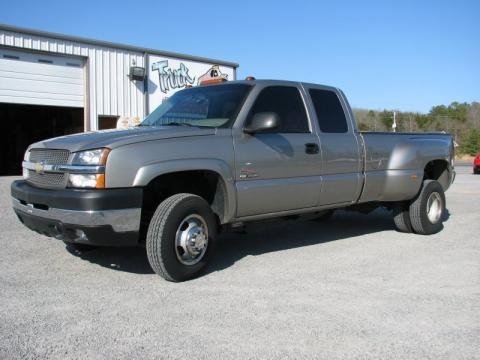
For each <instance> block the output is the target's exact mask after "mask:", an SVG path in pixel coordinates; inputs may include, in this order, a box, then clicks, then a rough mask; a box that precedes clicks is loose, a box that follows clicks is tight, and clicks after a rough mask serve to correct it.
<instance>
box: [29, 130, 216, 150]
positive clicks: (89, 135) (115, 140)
mask: <svg viewBox="0 0 480 360" xmlns="http://www.w3.org/2000/svg"><path fill="white" fill-rule="evenodd" d="M215 133H216V130H215V129H205V128H196V127H181V126H175V127H173V126H162V127H135V128H130V129H121V130H116V129H115V130H102V131H92V132H85V133H80V134H73V135H67V136H61V137H57V138H53V139H47V140H43V141H39V142H37V143H35V144H32V145H31V146H30V148H50V149H66V150H70V151H71V152H75V151H81V150H88V149H95V148H101V147H108V148H110V149H114V148H117V147H119V146H123V145H128V144H133V143H137V142H143V141H154V140H161V139H172V138H180V137H189V136H208V135H215Z"/></svg>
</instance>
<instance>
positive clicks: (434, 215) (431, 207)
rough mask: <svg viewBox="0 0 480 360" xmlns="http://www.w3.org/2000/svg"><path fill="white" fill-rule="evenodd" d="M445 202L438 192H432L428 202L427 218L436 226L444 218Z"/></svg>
mask: <svg viewBox="0 0 480 360" xmlns="http://www.w3.org/2000/svg"><path fill="white" fill-rule="evenodd" d="M442 209H443V202H442V197H441V196H440V194H439V193H438V192H432V193H431V194H430V196H429V197H428V200H427V209H426V210H427V217H428V220H429V221H430V222H431V223H432V224H436V223H437V222H438V221H439V220H440V218H441V217H442Z"/></svg>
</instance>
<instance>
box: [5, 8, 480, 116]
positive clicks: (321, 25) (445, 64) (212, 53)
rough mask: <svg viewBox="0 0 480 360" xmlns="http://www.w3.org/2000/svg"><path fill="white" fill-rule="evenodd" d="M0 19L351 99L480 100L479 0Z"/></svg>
mask: <svg viewBox="0 0 480 360" xmlns="http://www.w3.org/2000/svg"><path fill="white" fill-rule="evenodd" d="M0 23H3V24H8V25H14V26H19V27H25V28H32V29H37V30H43V31H49V32H57V33H61V34H67V35H74V36H80V37H86V38H92V39H98V40H105V41H111V42H118V43H122V44H129V45H134V46H140V47H147V48H154V49H158V50H165V51H173V52H179V53H184V54H190V55H195V56H202V57H208V58H215V59H221V60H225V61H232V62H236V63H239V64H240V67H239V69H238V73H237V78H239V79H242V78H244V77H245V76H247V75H253V76H255V77H256V78H257V79H283V80H294V81H304V82H312V83H319V84H325V85H332V86H336V87H339V88H341V89H342V90H343V91H344V92H345V93H346V95H347V97H348V98H349V101H350V104H351V105H352V106H353V107H355V108H365V109H375V110H383V109H389V110H401V111H418V112H428V111H429V110H430V109H431V107H432V106H435V105H440V104H445V105H448V104H450V103H451V102H453V101H458V102H472V101H480V1H479V0H456V1H453V0H452V1H443V0H436V1H435V0H417V1H414V0H401V1H398V0H397V1H388V0H383V1H373V0H363V1H354V0H351V1H350V0H349V1H342V0H337V1H321V0H318V1H302V0H297V1H292V0H289V1H282V0H277V1H270V0H266V1H261V0H257V1H250V0H242V1H228V0H224V1H217V0H214V1H190V0H183V1H182V0H176V1H163V0H157V1H143V2H142V1H136V2H135V1H129V2H123V1H118V0H117V1H113V0H106V1H101V0H97V1H91V0H82V1H76V2H73V1H66V0H60V1H57V0H52V1H48V0H43V1H32V0H30V1H25V0H15V1H7V0H0Z"/></svg>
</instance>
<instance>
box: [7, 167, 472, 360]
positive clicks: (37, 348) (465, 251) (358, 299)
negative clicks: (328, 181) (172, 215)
mask: <svg viewBox="0 0 480 360" xmlns="http://www.w3.org/2000/svg"><path fill="white" fill-rule="evenodd" d="M458 172H459V174H458V175H457V180H456V182H455V184H454V185H453V187H452V188H451V189H450V190H449V191H448V192H447V206H448V211H449V218H448V221H447V222H446V223H445V228H444V230H443V231H442V232H440V233H439V234H437V235H433V236H418V235H409V234H400V233H397V232H395V230H394V228H393V222H392V220H391V214H390V213H389V212H387V211H383V210H378V211H376V212H374V213H372V214H369V215H361V214H355V213H347V212H338V213H336V214H335V215H334V217H333V218H332V219H331V220H330V221H329V222H327V223H319V222H314V221H304V222H283V223H277V224H262V225H256V226H250V227H249V228H248V231H247V233H246V234H243V235H240V234H230V235H224V236H222V237H221V238H220V241H219V246H218V249H217V253H216V257H215V260H214V262H213V264H212V266H211V267H210V270H209V272H208V273H207V274H206V275H205V276H203V277H201V278H199V279H196V280H193V281H189V282H186V283H181V284H173V283H168V282H166V281H164V280H162V279H161V278H160V277H158V276H156V275H155V274H153V273H152V271H151V269H150V268H149V265H148V262H147V258H146V255H145V252H144V250H143V249H107V248H103V249H97V250H92V251H89V252H84V253H70V252H68V251H67V250H66V249H65V245H64V244H63V243H62V242H59V241H57V240H52V239H48V238H46V237H43V236H41V235H38V234H36V233H33V232H31V231H29V230H27V229H26V228H24V227H23V226H22V225H21V224H20V222H19V221H17V219H16V218H15V216H14V214H13V212H12V210H11V207H10V197H9V184H10V182H11V181H12V180H13V179H14V178H12V177H4V178H0V190H1V191H0V228H1V229H2V231H1V235H0V249H1V250H0V290H1V291H0V358H1V359H10V358H42V359H43V358H58V359H66V358H67V359H69V358H81V359H85V358H105V359H112V358H129V359H130V358H139V359H140V358H178V359H180V358H181V359H184V358H191V359H240V358H241V359H247V358H262V359H264V358H275V359H278V358H295V359H300V358H324V359H337V358H341V359H348V358H369V359H370V358H388V359H390V358H400V359H414V358H430V359H442V358H455V359H461V358H468V359H473V358H480V355H479V354H480V352H479V349H480V240H479V239H480V237H479V234H480V221H479V214H480V176H474V175H471V168H470V167H466V166H465V167H462V166H461V167H459V168H458Z"/></svg>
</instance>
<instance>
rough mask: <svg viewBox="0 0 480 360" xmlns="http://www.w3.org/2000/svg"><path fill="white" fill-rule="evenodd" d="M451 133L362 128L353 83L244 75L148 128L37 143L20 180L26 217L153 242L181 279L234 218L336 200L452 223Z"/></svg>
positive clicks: (200, 263)
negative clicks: (448, 196) (448, 210)
mask: <svg viewBox="0 0 480 360" xmlns="http://www.w3.org/2000/svg"><path fill="white" fill-rule="evenodd" d="M452 161H453V141H452V137H451V136H450V135H448V134H424V133H409V134H393V133H361V132H359V131H358V130H357V128H356V124H355V120H354V116H353V114H352V110H351V109H350V106H349V104H348V102H347V99H346V98H345V95H344V94H343V92H342V91H340V90H339V89H337V88H334V87H329V86H322V85H315V84H307V83H298V82H287V81H270V80H269V81H267V80H258V81H234V82H229V83H223V84H217V85H210V86H199V87H194V88H189V89H185V90H182V91H179V92H177V93H176V94H175V95H174V96H172V97H171V98H169V99H168V100H167V101H165V102H164V103H163V104H162V105H160V106H159V107H158V108H157V109H156V110H155V111H154V112H152V113H151V114H150V115H149V116H148V117H146V118H145V120H144V121H143V122H142V123H141V124H140V126H138V127H135V128H132V129H128V130H109V131H99V132H90V133H83V134H76V135H70V136H64V137H59V138H54V139H49V140H45V141H41V142H38V143H35V144H32V145H31V146H30V147H29V148H28V150H27V151H26V153H25V159H24V162H23V177H24V179H23V180H18V181H14V182H13V183H12V185H11V195H12V199H13V207H14V210H15V212H16V214H17V215H18V218H19V219H20V221H21V222H22V223H23V224H24V225H25V226H27V227H28V228H30V229H32V230H35V231H37V232H39V233H41V234H44V235H47V236H51V237H55V238H58V239H61V240H63V241H65V242H66V243H68V244H70V245H69V246H73V247H81V246H92V245H105V246H134V245H141V246H145V247H146V250H147V256H148V260H149V262H150V265H151V266H152V268H153V270H154V271H155V272H156V273H157V274H159V275H161V276H162V277H164V278H165V279H167V280H170V281H182V280H186V279H190V278H192V277H195V276H198V274H200V273H201V271H202V270H204V268H205V266H206V265H207V263H208V261H209V259H210V257H211V255H212V251H213V247H214V244H215V239H216V236H217V233H218V232H219V231H220V230H224V229H228V227H229V225H230V226H233V225H238V224H243V223H245V222H248V221H258V220H261V219H267V218H281V217H285V216H292V215H301V214H316V215H317V216H318V217H319V218H323V219H325V218H327V217H328V216H330V215H331V214H332V211H333V209H338V208H348V209H352V210H360V211H369V210H373V209H375V208H376V207H379V206H382V207H385V208H388V209H392V210H393V220H394V223H395V225H396V227H397V229H398V230H399V231H403V232H414V233H417V234H425V235H428V234H433V233H436V232H438V231H440V230H441V229H442V227H443V225H442V222H443V220H444V213H445V195H444V192H445V191H446V190H447V189H448V187H449V186H450V184H451V183H452V182H453V179H454V177H455V172H454V169H453V162H452Z"/></svg>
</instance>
